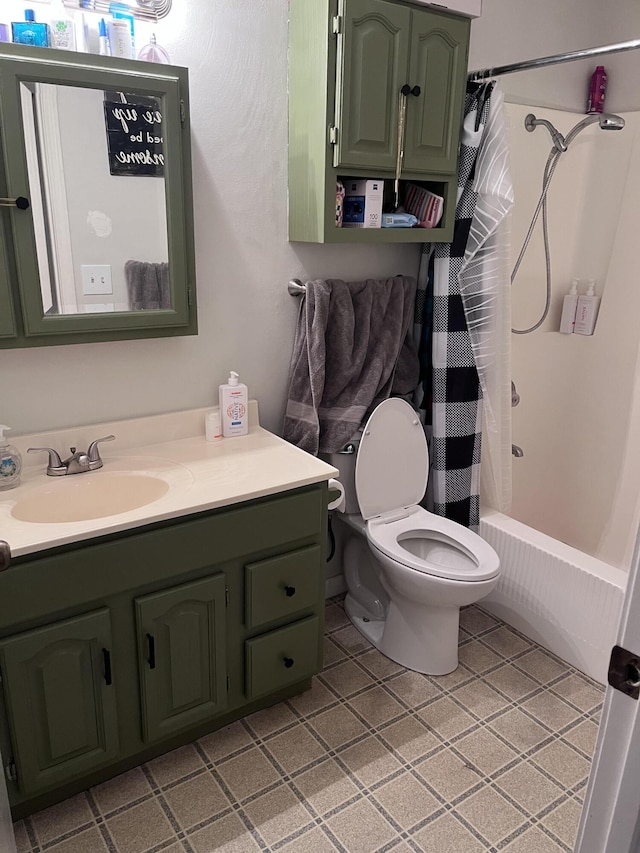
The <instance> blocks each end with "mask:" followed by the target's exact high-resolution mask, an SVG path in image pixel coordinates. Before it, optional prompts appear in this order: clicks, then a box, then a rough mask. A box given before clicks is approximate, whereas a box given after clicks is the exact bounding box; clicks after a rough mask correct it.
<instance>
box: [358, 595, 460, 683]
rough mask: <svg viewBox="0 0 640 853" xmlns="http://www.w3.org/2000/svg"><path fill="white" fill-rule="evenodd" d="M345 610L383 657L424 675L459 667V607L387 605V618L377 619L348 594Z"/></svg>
mask: <svg viewBox="0 0 640 853" xmlns="http://www.w3.org/2000/svg"><path fill="white" fill-rule="evenodd" d="M344 608H345V611H346V613H347V616H348V617H349V619H350V620H351V623H352V624H353V625H354V627H355V628H357V630H358V631H359V632H360V633H361V634H362V635H363V637H365V638H366V639H367V640H369V642H370V643H371V644H372V645H373V646H375V648H376V649H378V650H379V651H380V652H382V654H383V655H385V656H386V657H388V658H390V659H391V660H393V661H395V662H396V663H399V664H400V665H401V666H404V667H406V668H407V669H411V670H413V671H414V672H421V673H423V674H424V675H447V674H448V673H450V672H453V671H454V670H455V669H457V667H458V629H459V623H460V608H459V607H429V606H428V605H425V604H420V605H419V606H414V605H412V604H411V603H410V602H407V601H403V609H402V611H401V610H400V609H399V608H398V607H397V606H396V605H395V604H394V602H393V601H391V602H390V604H389V610H388V612H387V617H386V619H384V620H382V619H376V618H374V617H372V616H371V614H369V613H368V612H367V611H366V610H365V608H364V607H362V605H360V604H359V603H358V602H357V601H355V600H354V599H353V598H352V597H351V596H350V595H349V594H347V597H346V598H345V602H344Z"/></svg>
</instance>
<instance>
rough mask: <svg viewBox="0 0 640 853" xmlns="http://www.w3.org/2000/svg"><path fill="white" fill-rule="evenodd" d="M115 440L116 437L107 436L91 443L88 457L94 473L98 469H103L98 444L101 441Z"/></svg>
mask: <svg viewBox="0 0 640 853" xmlns="http://www.w3.org/2000/svg"><path fill="white" fill-rule="evenodd" d="M114 439H115V435H105V436H104V437H103V438H96V440H95V441H92V442H91V444H90V445H89V449H88V450H87V456H88V457H89V465H90V466H91V470H92V471H94V470H95V469H96V468H102V459H101V458H100V450H99V448H98V444H99V443H100V442H101V441H114Z"/></svg>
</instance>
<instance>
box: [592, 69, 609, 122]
mask: <svg viewBox="0 0 640 853" xmlns="http://www.w3.org/2000/svg"><path fill="white" fill-rule="evenodd" d="M606 91H607V72H606V71H605V70H604V65H598V67H597V68H596V70H595V71H594V72H593V74H592V75H591V83H590V84H589V101H588V103H587V113H601V112H603V111H604V96H605V94H606Z"/></svg>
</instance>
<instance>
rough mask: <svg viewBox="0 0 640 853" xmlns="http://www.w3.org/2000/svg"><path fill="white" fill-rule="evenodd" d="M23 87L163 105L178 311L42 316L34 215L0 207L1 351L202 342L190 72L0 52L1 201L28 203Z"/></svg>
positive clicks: (41, 51)
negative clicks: (195, 338) (170, 339)
mask: <svg viewBox="0 0 640 853" xmlns="http://www.w3.org/2000/svg"><path fill="white" fill-rule="evenodd" d="M22 83H27V84H31V83H50V84H58V85H65V86H78V87H83V88H93V89H102V90H105V91H131V90H132V89H134V90H135V92H136V93H139V94H141V95H151V96H155V97H160V98H162V99H163V136H164V146H163V147H164V159H165V167H164V183H165V202H166V210H167V238H168V249H169V255H168V256H169V267H170V288H171V308H170V309H157V310H151V311H127V312H124V311H120V312H117V311H115V312H109V313H95V314H60V315H45V312H44V309H43V302H42V295H41V289H40V278H39V272H38V261H37V255H36V242H35V232H34V226H33V217H32V215H31V212H30V210H18V209H16V208H13V207H0V349H8V348H17V347H25V346H47V345H48V346H57V345H61V344H70V343H90V342H94V341H113V340H128V339H133V338H150V337H166V336H178V335H195V334H197V315H196V288H195V249H194V239H193V195H192V179H191V139H190V127H189V90H188V72H187V69H186V68H179V67H176V66H171V65H160V64H156V63H149V62H138V61H134V60H124V59H117V58H114V57H103V56H94V55H91V54H84V53H73V52H70V51H61V50H52V49H48V48H35V47H25V46H23V45H13V44H3V45H0V196H1V197H4V198H17V197H19V196H26V197H28V196H29V179H28V172H27V158H26V152H25V136H24V129H23V122H22V110H21V101H20V86H21V84H22Z"/></svg>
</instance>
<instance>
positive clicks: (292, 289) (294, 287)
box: [287, 278, 307, 296]
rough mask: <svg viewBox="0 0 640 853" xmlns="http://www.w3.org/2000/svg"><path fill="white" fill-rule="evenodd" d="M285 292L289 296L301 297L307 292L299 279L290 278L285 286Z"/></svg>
mask: <svg viewBox="0 0 640 853" xmlns="http://www.w3.org/2000/svg"><path fill="white" fill-rule="evenodd" d="M287 290H288V291H289V293H290V294H291V296H302V294H303V293H306V292H307V286H306V284H303V283H302V282H301V281H300V279H299V278H292V279H291V281H290V282H289V284H288V285H287Z"/></svg>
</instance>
